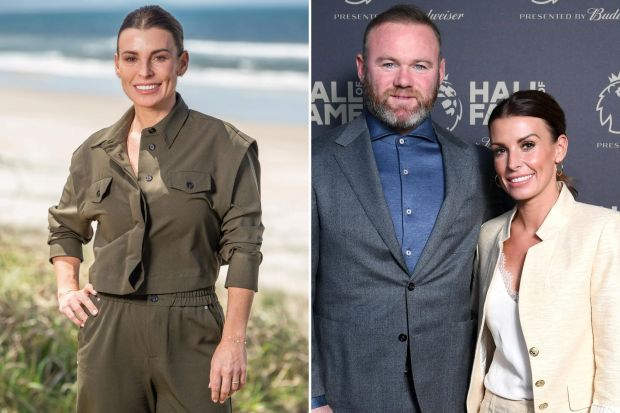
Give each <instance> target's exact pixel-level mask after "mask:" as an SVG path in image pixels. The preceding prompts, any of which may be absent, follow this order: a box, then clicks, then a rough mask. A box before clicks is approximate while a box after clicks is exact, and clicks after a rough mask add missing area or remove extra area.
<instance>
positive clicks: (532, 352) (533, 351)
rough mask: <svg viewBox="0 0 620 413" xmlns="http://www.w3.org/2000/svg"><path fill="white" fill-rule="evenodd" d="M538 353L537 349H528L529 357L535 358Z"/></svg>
mask: <svg viewBox="0 0 620 413" xmlns="http://www.w3.org/2000/svg"><path fill="white" fill-rule="evenodd" d="M538 353H539V351H538V349H537V348H536V347H532V348H531V349H530V355H531V356H532V357H536V356H537V355H538Z"/></svg>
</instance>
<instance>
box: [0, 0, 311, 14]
mask: <svg viewBox="0 0 620 413" xmlns="http://www.w3.org/2000/svg"><path fill="white" fill-rule="evenodd" d="M145 4H159V5H161V6H162V7H182V6H221V5H227V6H253V7H260V6H265V7H267V6H307V4H308V0H161V1H157V0H142V1H140V0H103V1H102V0H19V1H14V0H0V12H10V11H48V10H108V9H121V10H125V9H128V8H132V7H139V6H142V5H145Z"/></svg>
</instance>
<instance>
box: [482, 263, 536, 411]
mask: <svg viewBox="0 0 620 413" xmlns="http://www.w3.org/2000/svg"><path fill="white" fill-rule="evenodd" d="M504 260H505V258H504V253H503V252H502V253H500V257H499V260H498V264H497V266H496V268H495V273H494V274H493V279H492V281H491V285H490V286H489V292H488V293H487V304H486V305H487V308H486V324H487V327H488V328H489V331H490V332H491V335H492V336H493V340H494V341H495V353H494V354H493V361H492V362H491V366H490V367H489V371H488V373H487V375H486V376H485V378H484V386H485V387H486V388H487V389H488V390H490V391H491V392H493V393H495V394H496V395H498V396H501V397H503V398H505V399H510V400H533V399H534V395H533V392H532V369H531V367H530V361H529V356H528V352H527V346H526V344H525V339H524V338H523V331H522V330H521V323H520V321H519V304H518V301H519V296H518V292H516V291H512V290H511V289H510V286H511V278H512V277H511V275H510V273H509V272H508V271H506V270H505V268H504Z"/></svg>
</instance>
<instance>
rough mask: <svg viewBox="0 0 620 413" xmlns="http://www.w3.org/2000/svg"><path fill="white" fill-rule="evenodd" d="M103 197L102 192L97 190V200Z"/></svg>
mask: <svg viewBox="0 0 620 413" xmlns="http://www.w3.org/2000/svg"><path fill="white" fill-rule="evenodd" d="M100 196H101V191H100V190H97V198H99V197H100Z"/></svg>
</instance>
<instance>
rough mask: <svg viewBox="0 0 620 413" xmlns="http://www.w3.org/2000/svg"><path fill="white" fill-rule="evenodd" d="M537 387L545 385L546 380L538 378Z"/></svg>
mask: <svg viewBox="0 0 620 413" xmlns="http://www.w3.org/2000/svg"><path fill="white" fill-rule="evenodd" d="M535 384H536V387H542V386H544V385H545V381H544V380H538V381H537V382H536V383H535Z"/></svg>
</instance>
